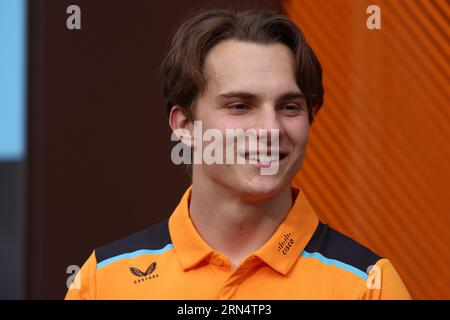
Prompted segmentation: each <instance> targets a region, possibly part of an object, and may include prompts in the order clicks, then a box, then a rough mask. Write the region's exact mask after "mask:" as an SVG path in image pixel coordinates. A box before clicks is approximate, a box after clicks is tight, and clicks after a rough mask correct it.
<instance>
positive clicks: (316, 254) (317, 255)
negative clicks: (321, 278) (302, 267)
mask: <svg viewBox="0 0 450 320" xmlns="http://www.w3.org/2000/svg"><path fill="white" fill-rule="evenodd" d="M302 257H306V258H316V259H319V260H320V261H321V262H322V263H325V264H331V265H333V266H336V267H339V268H341V269H344V270H347V271H349V272H351V273H353V274H354V275H357V276H358V277H360V278H362V279H364V280H367V273H365V272H363V271H361V270H359V269H358V268H355V267H353V266H351V265H349V264H346V263H343V262H341V261H338V260H334V259H329V258H327V257H325V256H323V255H322V254H320V253H319V252H312V253H310V252H307V251H303V252H302Z"/></svg>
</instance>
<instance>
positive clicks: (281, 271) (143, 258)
mask: <svg viewBox="0 0 450 320" xmlns="http://www.w3.org/2000/svg"><path fill="white" fill-rule="evenodd" d="M294 191H296V194H297V195H296V199H295V201H294V204H293V206H292V208H291V210H290V211H289V213H288V214H287V216H286V218H285V219H284V221H283V222H282V223H281V225H280V226H279V227H278V229H277V230H276V231H275V233H274V234H273V235H272V237H271V238H270V239H269V241H268V242H267V243H265V244H264V245H263V246H262V247H261V248H259V249H258V250H256V251H255V252H253V253H252V254H250V255H249V256H248V257H247V258H245V259H244V260H243V261H241V263H240V264H239V265H238V266H237V267H236V268H232V266H231V262H230V260H229V259H228V258H227V257H226V256H224V255H223V254H222V253H220V252H217V251H215V250H214V249H213V248H211V247H210V246H209V245H208V244H207V243H206V242H205V241H204V240H203V239H202V238H201V236H200V235H199V234H198V232H197V230H196V229H195V227H194V225H193V224H192V221H191V219H190V217H189V211H188V207H189V197H190V193H191V188H189V189H188V190H187V191H186V193H185V194H184V196H183V198H182V199H181V202H180V203H179V205H178V207H177V208H176V209H175V211H174V212H173V214H172V215H171V216H170V218H169V219H168V220H166V221H163V222H161V223H159V224H157V225H155V226H152V227H150V228H148V229H146V230H143V231H140V232H138V233H135V234H133V235H131V236H129V237H127V238H124V239H122V240H118V241H115V242H113V243H111V244H108V245H106V246H103V247H101V248H97V249H96V250H94V252H93V253H92V254H91V256H90V257H89V259H88V260H87V261H86V263H85V264H84V265H83V267H82V268H81V270H80V272H79V273H78V274H77V276H76V277H75V280H74V282H73V283H72V286H71V288H70V289H69V291H68V293H67V296H66V299H410V296H409V293H408V291H407V289H406V288H405V286H404V284H403V282H402V280H401V279H400V277H399V275H398V274H397V272H396V271H395V269H394V267H393V266H392V264H391V263H390V262H389V261H388V260H387V259H384V258H381V257H379V256H377V255H376V254H375V253H373V252H372V251H370V250H369V249H367V248H365V247H364V246H362V245H360V244H358V243H357V242H355V241H354V240H352V239H350V238H348V237H346V236H344V235H343V234H341V233H339V232H337V231H335V230H333V229H332V228H330V227H329V226H328V225H326V224H323V223H321V222H320V221H319V220H318V218H317V217H316V215H315V214H314V211H313V209H312V208H311V205H310V203H309V202H308V200H307V199H306V197H305V194H304V193H303V191H301V190H298V189H295V190H294ZM368 270H370V272H369V274H368V273H367V271H368Z"/></svg>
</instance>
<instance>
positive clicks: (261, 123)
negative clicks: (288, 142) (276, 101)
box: [255, 103, 285, 148]
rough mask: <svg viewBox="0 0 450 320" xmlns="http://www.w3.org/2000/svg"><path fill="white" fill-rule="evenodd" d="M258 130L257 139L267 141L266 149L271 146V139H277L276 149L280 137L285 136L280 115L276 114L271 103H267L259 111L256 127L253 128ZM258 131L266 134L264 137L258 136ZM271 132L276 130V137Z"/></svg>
mask: <svg viewBox="0 0 450 320" xmlns="http://www.w3.org/2000/svg"><path fill="white" fill-rule="evenodd" d="M255 127H256V128H255V129H257V130H258V137H259V139H267V142H266V143H267V147H268V148H270V147H271V146H272V144H274V143H273V141H272V139H274V138H278V141H277V147H278V145H279V141H280V140H281V139H282V137H283V136H284V134H285V131H284V128H283V125H282V123H281V119H280V115H279V114H278V113H277V110H276V108H275V106H274V105H273V104H271V103H268V104H266V105H264V106H263V108H261V109H260V112H259V115H258V123H257V126H255ZM259 129H264V131H265V132H266V134H265V135H260V132H259ZM272 130H276V132H278V135H276V134H273V132H275V131H272Z"/></svg>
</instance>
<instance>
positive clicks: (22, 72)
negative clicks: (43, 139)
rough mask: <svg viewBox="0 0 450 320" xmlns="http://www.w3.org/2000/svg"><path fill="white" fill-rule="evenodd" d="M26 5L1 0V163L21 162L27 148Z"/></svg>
mask: <svg viewBox="0 0 450 320" xmlns="http://www.w3.org/2000/svg"><path fill="white" fill-rule="evenodd" d="M25 50H26V2H25V0H0V160H20V159H22V158H23V156H24V149H25V147H24V145H25V126H24V124H25V103H26V59H25V58H26V53H25Z"/></svg>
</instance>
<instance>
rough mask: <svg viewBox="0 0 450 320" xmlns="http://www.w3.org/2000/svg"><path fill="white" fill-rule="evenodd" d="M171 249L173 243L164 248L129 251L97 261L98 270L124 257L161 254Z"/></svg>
mask: <svg viewBox="0 0 450 320" xmlns="http://www.w3.org/2000/svg"><path fill="white" fill-rule="evenodd" d="M169 249H173V244H171V243H169V244H168V245H166V246H165V247H164V248H162V249H157V250H149V249H142V250H137V251H133V252H128V253H123V254H120V255H118V256H115V257H112V258H109V259H106V260H103V261H102V262H100V263H97V270H98V269H100V268H103V267H104V266H106V265H108V264H110V263H113V262H116V261H119V260H122V259H129V258H134V257H137V256H140V255H143V254H160V253H164V252H166V251H167V250H169Z"/></svg>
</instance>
